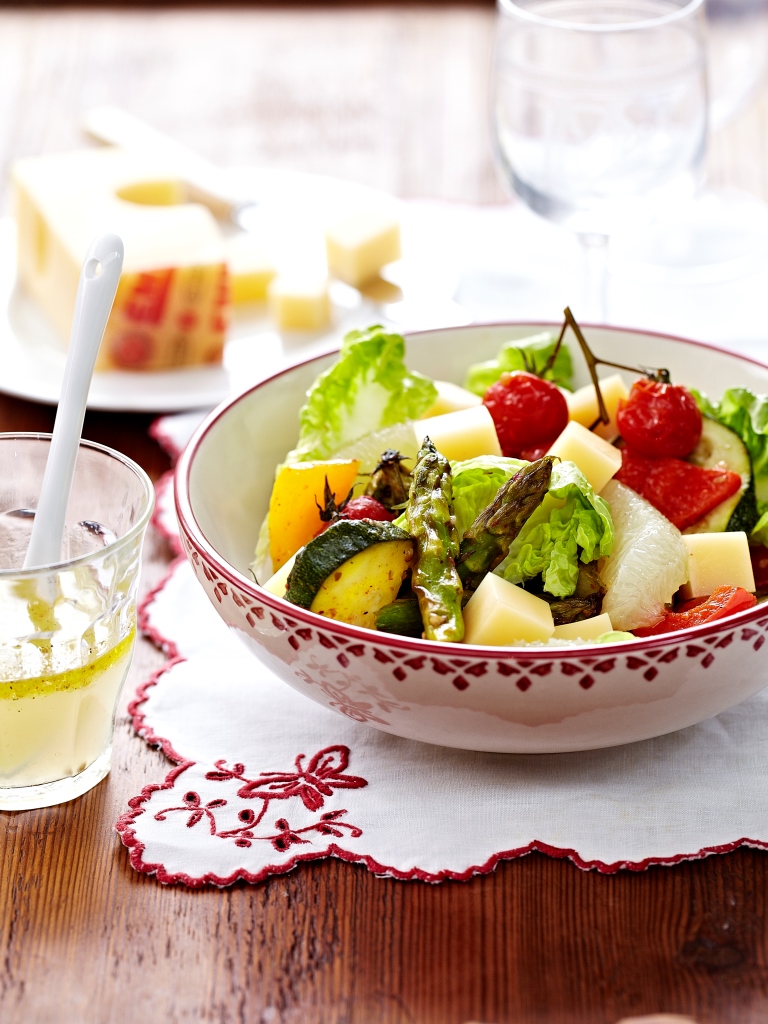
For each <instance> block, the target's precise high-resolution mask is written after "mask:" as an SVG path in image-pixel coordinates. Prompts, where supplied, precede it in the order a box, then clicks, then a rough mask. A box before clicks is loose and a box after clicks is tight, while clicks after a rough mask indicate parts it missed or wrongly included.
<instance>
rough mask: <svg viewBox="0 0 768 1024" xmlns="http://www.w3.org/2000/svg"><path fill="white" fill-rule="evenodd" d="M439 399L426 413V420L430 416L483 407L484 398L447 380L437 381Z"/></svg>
mask: <svg viewBox="0 0 768 1024" xmlns="http://www.w3.org/2000/svg"><path fill="white" fill-rule="evenodd" d="M434 383H435V387H436V388H437V399H436V401H435V404H434V405H433V406H432V407H431V408H430V409H428V410H427V412H425V413H424V418H425V419H426V418H427V417H430V416H443V415H444V414H445V413H447V412H459V410H461V409H472V408H473V407H474V406H476V405H482V402H483V400H482V398H481V397H480V396H479V395H476V394H474V393H473V392H472V391H467V389H466V388H462V387H459V385H458V384H451V382H450V381H447V380H436V381H435V382H434Z"/></svg>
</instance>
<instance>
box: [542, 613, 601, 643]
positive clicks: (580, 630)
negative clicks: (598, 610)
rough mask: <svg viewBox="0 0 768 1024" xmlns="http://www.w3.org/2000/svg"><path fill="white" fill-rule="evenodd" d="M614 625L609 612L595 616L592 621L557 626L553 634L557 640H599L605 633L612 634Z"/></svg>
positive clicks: (585, 620) (584, 620)
mask: <svg viewBox="0 0 768 1024" xmlns="http://www.w3.org/2000/svg"><path fill="white" fill-rule="evenodd" d="M612 632H613V625H612V624H611V617H610V615H608V614H607V612H603V613H602V615H593V616H592V618H591V619H583V620H582V621H581V622H567V623H566V624H565V625H563V626H555V632H554V633H553V634H552V635H553V636H554V637H555V639H556V640H597V638H598V637H599V636H602V635H603V633H612Z"/></svg>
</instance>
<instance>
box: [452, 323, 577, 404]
mask: <svg viewBox="0 0 768 1024" xmlns="http://www.w3.org/2000/svg"><path fill="white" fill-rule="evenodd" d="M556 344H557V334H554V333H553V332H552V331H542V332H541V333H540V334H533V335H531V336H530V337H528V338H521V339H520V340H519V341H508V342H507V343H506V344H505V345H502V347H501V350H500V351H499V354H498V356H497V357H496V358H495V359H489V360H488V362H485V363H475V364H474V366H470V368H469V370H468V371H467V378H466V382H465V384H464V387H465V388H467V390H468V391H474V393H475V394H476V395H481V396H482V395H484V394H485V392H486V391H487V390H488V388H489V387H490V386H491V384H495V383H496V381H497V380H498V379H499V377H501V375H502V373H512V372H513V371H515V370H531V372H533V373H541V371H542V370H543V369H544V367H545V366H546V364H547V360H548V359H549V357H550V356H551V355H552V353H553V352H554V350H555V345H556ZM546 378H547V380H551V381H554V382H555V384H558V385H559V386H560V387H564V388H571V387H572V378H573V364H572V362H571V353H570V352H569V351H568V348H567V347H566V345H565V344H563V345H561V346H560V351H559V352H558V353H557V359H555V363H554V366H553V367H552V369H551V370H550V371H549V372H548V373H547V374H546Z"/></svg>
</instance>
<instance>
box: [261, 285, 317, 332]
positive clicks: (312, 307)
mask: <svg viewBox="0 0 768 1024" xmlns="http://www.w3.org/2000/svg"><path fill="white" fill-rule="evenodd" d="M267 295H268V298H269V308H270V310H271V312H272V316H273V317H274V318H275V321H276V323H277V326H278V327H279V328H280V330H283V331H320V330H322V329H323V328H324V327H328V325H329V324H330V322H331V300H330V298H329V296H328V280H327V278H326V277H325V276H324V275H321V274H315V273H308V274H303V273H297V274H289V273H286V274H278V275H277V277H274V278H273V279H272V281H271V282H270V284H269V288H268V289H267Z"/></svg>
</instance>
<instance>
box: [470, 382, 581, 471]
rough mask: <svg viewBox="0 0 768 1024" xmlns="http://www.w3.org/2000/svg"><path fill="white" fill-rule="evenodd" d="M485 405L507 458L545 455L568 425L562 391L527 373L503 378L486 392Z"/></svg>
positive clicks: (566, 409) (565, 403)
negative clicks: (525, 454) (537, 453)
mask: <svg viewBox="0 0 768 1024" xmlns="http://www.w3.org/2000/svg"><path fill="white" fill-rule="evenodd" d="M483 403H484V405H485V407H486V408H487V409H488V412H489V413H490V414H491V417H492V418H493V422H494V425H495V426H496V433H497V434H498V437H499V444H500V445H501V450H502V452H503V453H504V455H506V456H507V457H508V458H520V457H521V456H522V455H523V452H529V453H530V452H531V451H532V450H543V451H546V450H547V449H548V448H549V446H550V445H551V444H552V442H553V441H554V440H555V438H556V437H557V436H558V435H559V434H560V433H562V431H563V430H564V429H565V427H566V424H567V423H568V404H567V402H566V401H565V398H564V397H563V394H562V392H561V391H560V389H559V388H558V387H557V386H556V385H555V384H553V383H552V382H551V381H548V380H542V379H541V378H540V377H536V376H535V375H534V374H532V373H526V372H525V371H524V370H520V371H518V372H516V373H504V374H502V375H501V378H500V379H499V380H497V381H496V383H495V384H491V386H490V387H489V388H488V390H487V391H486V392H485V395H484V397H483Z"/></svg>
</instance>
